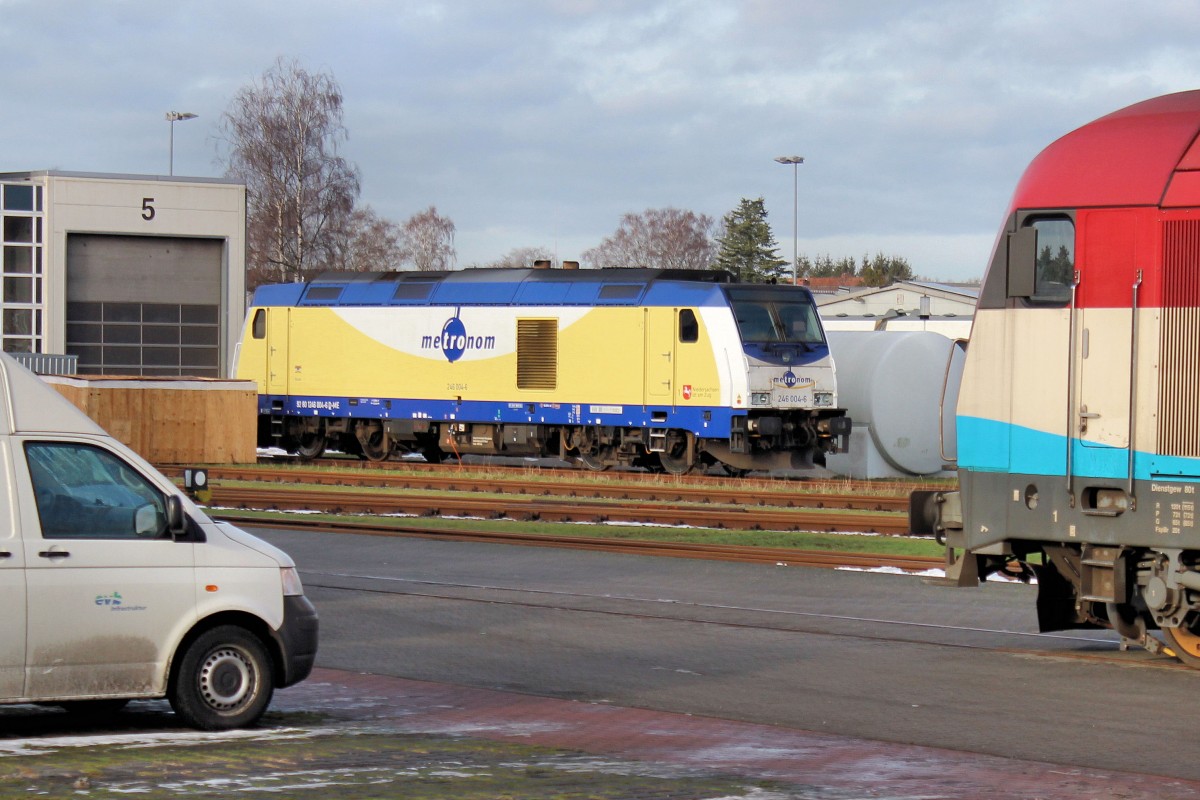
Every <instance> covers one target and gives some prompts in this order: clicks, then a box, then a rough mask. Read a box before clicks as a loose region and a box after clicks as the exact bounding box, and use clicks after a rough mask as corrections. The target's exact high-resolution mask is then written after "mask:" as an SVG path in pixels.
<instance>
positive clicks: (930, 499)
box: [908, 491, 963, 544]
mask: <svg viewBox="0 0 1200 800" xmlns="http://www.w3.org/2000/svg"><path fill="white" fill-rule="evenodd" d="M908 525H909V530H910V531H911V532H912V533H915V534H924V535H929V534H933V536H934V537H935V538H936V539H937V541H938V544H945V543H946V532H947V531H961V530H962V526H963V517H962V495H961V494H960V493H958V492H938V491H914V492H913V493H912V494H910V495H909V497H908Z"/></svg>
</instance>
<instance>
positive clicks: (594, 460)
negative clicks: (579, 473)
mask: <svg viewBox="0 0 1200 800" xmlns="http://www.w3.org/2000/svg"><path fill="white" fill-rule="evenodd" d="M577 460H578V461H579V463H580V464H582V465H583V467H584V468H585V469H590V470H591V471H592V472H604V470H606V469H608V467H609V465H608V464H605V463H604V462H603V461H601V460H600V458H599V457H598V456H593V455H589V454H581V455H579V456H578V457H577Z"/></svg>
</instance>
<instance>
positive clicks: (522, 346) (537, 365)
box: [517, 319, 558, 389]
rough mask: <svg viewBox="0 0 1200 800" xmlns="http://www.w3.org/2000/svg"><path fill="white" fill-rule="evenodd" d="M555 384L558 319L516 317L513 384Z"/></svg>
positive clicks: (547, 386) (528, 386)
mask: <svg viewBox="0 0 1200 800" xmlns="http://www.w3.org/2000/svg"><path fill="white" fill-rule="evenodd" d="M557 386H558V320H556V319H519V320H517V388H518V389H554V388H556V387H557Z"/></svg>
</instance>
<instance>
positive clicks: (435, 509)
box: [210, 485, 908, 534]
mask: <svg viewBox="0 0 1200 800" xmlns="http://www.w3.org/2000/svg"><path fill="white" fill-rule="evenodd" d="M210 504H211V505H212V506H214V507H220V508H243V509H261V510H277V511H321V512H327V513H337V514H376V515H379V514H408V515H413V516H451V517H455V516H461V517H482V518H485V519H501V518H509V519H518V520H537V521H543V522H627V523H646V524H656V525H665V526H679V525H688V526H693V527H702V528H731V529H736V530H775V531H827V532H853V533H886V534H904V533H907V532H908V517H907V515H904V514H898V513H891V512H873V511H842V510H831V509H806V508H792V509H778V508H770V507H758V506H710V507H700V506H677V505H673V504H671V503H655V502H637V501H623V500H603V499H601V500H585V499H581V498H576V497H569V498H559V497H546V496H538V497H526V496H508V495H505V496H501V497H487V496H480V495H472V494H465V493H464V494H457V493H454V492H441V493H432V494H427V493H419V492H408V493H384V492H362V491H354V490H346V491H343V490H340V489H337V490H334V489H331V488H330V487H323V490H322V491H315V490H314V488H313V487H304V488H285V487H269V488H243V487H230V486H220V485H212V499H211V501H210Z"/></svg>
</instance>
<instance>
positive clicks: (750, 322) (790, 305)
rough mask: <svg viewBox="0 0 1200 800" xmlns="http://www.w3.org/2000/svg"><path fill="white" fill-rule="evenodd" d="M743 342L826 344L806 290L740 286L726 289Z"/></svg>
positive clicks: (813, 306) (814, 308) (813, 305)
mask: <svg viewBox="0 0 1200 800" xmlns="http://www.w3.org/2000/svg"><path fill="white" fill-rule="evenodd" d="M725 292H726V294H727V295H728V297H729V302H730V304H731V305H732V306H733V314H734V317H736V318H737V324H738V330H740V331H741V333H742V341H744V342H784V343H788V344H803V345H813V344H824V343H825V334H824V332H823V331H822V330H821V323H820V321H819V319H818V317H817V308H816V305H815V304H814V303H813V301H812V295H810V294H809V293H808V292H806V291H804V290H803V289H798V290H792V289H781V288H780V287H775V286H763V287H754V286H746V287H743V286H739V287H736V288H733V287H731V288H729V289H726V290H725Z"/></svg>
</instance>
